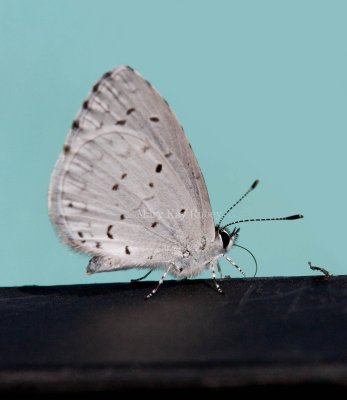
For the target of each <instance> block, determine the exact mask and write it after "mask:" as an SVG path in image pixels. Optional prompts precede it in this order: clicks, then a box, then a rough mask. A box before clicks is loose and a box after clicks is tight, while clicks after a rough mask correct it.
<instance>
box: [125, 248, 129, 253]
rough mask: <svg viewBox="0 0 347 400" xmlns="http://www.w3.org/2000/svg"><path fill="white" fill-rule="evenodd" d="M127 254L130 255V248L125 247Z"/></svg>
mask: <svg viewBox="0 0 347 400" xmlns="http://www.w3.org/2000/svg"><path fill="white" fill-rule="evenodd" d="M125 254H130V250H129V247H128V246H125Z"/></svg>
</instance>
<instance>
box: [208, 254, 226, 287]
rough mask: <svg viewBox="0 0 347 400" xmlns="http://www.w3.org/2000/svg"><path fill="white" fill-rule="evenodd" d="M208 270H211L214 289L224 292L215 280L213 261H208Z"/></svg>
mask: <svg viewBox="0 0 347 400" xmlns="http://www.w3.org/2000/svg"><path fill="white" fill-rule="evenodd" d="M210 270H211V272H212V278H213V282H214V284H215V286H216V289H217V291H218V293H221V294H223V293H224V292H223V290H222V288H221V287H220V285H219V283H218V282H217V280H216V271H215V269H214V263H213V262H211V263H210Z"/></svg>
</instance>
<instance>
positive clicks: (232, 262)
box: [223, 255, 246, 276]
mask: <svg viewBox="0 0 347 400" xmlns="http://www.w3.org/2000/svg"><path fill="white" fill-rule="evenodd" d="M223 257H224V258H225V259H226V260H227V261H229V262H230V264H231V265H233V266H234V267H235V268H236V269H238V270H239V271H240V272H241V274H242V275H243V276H246V274H245V273H244V272H243V271H242V269H241V268H240V267H239V266H238V265H237V264H236V262H235V261H233V260H232V259H231V258H229V257H227V256H224V255H223Z"/></svg>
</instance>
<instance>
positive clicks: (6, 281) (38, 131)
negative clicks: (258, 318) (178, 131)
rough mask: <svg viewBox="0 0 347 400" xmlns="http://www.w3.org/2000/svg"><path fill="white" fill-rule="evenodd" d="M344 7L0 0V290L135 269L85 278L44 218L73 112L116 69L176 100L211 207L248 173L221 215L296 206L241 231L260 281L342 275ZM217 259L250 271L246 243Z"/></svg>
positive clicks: (81, 262) (124, 276) (122, 275)
mask: <svg viewBox="0 0 347 400" xmlns="http://www.w3.org/2000/svg"><path fill="white" fill-rule="evenodd" d="M346 17H347V2H346V1H303V0H300V1H230V0H225V1H222V0H213V1H201V0H199V1H198V0H196V1H194V0H190V1H159V0H146V1H140V0H132V1H106V0H98V1H86V0H83V1H78V0H74V1H71V0H69V1H67V0H59V1H57V0H50V1H48V0H35V1H34V0H32V1H24V0H23V1H18V0H17V1H14V0H11V1H4V0H2V1H0V57H1V62H0V88H1V91H0V135H1V147H0V152H1V158H0V182H1V196H0V206H1V228H0V240H1V278H0V284H1V285H2V286H12V285H28V284H38V285H44V284H45V285H46V284H47V285H52V284H69V283H91V282H105V281H107V282H108V281H127V280H129V279H130V278H131V277H134V278H135V277H138V276H140V274H141V272H138V271H136V270H134V271H130V272H114V273H110V274H100V275H94V276H91V277H88V276H86V275H85V266H86V264H87V261H88V257H85V256H83V255H79V254H75V253H73V252H72V251H71V250H69V249H68V248H66V247H64V246H63V245H62V244H61V243H60V242H59V240H58V238H57V237H56V235H55V232H54V230H53V228H52V226H51V224H50V221H49V219H48V215H47V190H48V185H49V180H50V174H51V172H52V169H53V167H54V164H55V161H56V159H57V157H58V154H59V152H60V149H61V148H62V145H63V142H64V138H65V135H66V133H67V131H68V129H69V127H70V124H71V121H72V120H73V118H74V115H75V114H76V113H77V111H78V109H79V107H80V105H81V104H82V101H83V100H84V99H85V97H86V95H87V93H88V91H89V90H90V88H91V86H92V85H93V84H94V83H95V81H96V80H98V79H99V77H100V76H101V75H102V74H103V73H104V72H106V71H108V70H109V69H112V68H114V67H115V66H117V65H119V64H123V63H124V64H129V65H131V66H132V67H133V68H135V69H137V70H138V71H139V72H140V73H141V74H142V75H143V76H144V77H145V78H146V79H148V80H149V81H150V82H151V83H152V84H153V85H154V86H155V87H156V88H157V89H158V90H159V91H160V93H161V94H162V95H163V96H165V98H167V99H168V101H169V102H170V105H171V106H172V108H173V109H174V110H175V112H176V114H177V116H178V117H179V119H180V121H181V122H182V124H183V126H184V127H185V131H186V133H187V135H188V137H189V140H190V141H191V143H192V145H193V148H194V151H195V153H196V156H197V158H198V160H199V163H200V166H201V168H202V170H203V173H204V176H205V179H206V182H207V185H208V189H209V192H210V197H211V202H212V207H213V210H214V211H224V210H225V209H227V208H228V207H229V206H230V205H231V204H232V203H233V202H234V201H235V200H236V199H237V198H238V197H239V196H240V195H241V194H242V193H243V192H244V191H245V190H246V189H247V188H248V187H249V185H250V184H251V183H252V182H253V180H254V179H255V178H259V179H260V180H261V184H260V186H259V187H258V188H257V189H256V191H255V192H253V193H252V194H251V195H250V196H249V198H247V199H246V200H245V201H244V202H243V203H242V204H240V205H239V206H238V207H237V208H236V209H235V210H234V212H233V213H232V215H230V216H229V217H228V219H227V221H232V220H236V219H240V218H246V217H267V216H274V217H275V216H285V215H290V214H293V213H298V212H300V213H302V214H304V215H305V219H304V220H301V221H293V222H292V221H289V222H274V223H262V224H260V223H259V224H257V223H254V224H244V225H242V226H241V225H240V227H241V232H240V239H239V244H242V245H244V246H247V247H248V248H249V249H251V250H252V252H253V253H254V254H255V256H256V258H257V260H258V263H259V272H258V276H272V275H275V276H280V275H309V274H311V273H313V272H311V271H310V270H309V268H308V266H307V262H308V261H312V262H313V263H315V264H317V265H320V266H324V267H326V268H327V269H329V270H330V271H331V272H332V273H333V274H336V275H337V274H344V273H345V272H346V268H345V262H344V260H345V257H346V255H345V253H344V249H345V240H346V234H345V230H346V197H347V196H346V195H347V185H346V178H345V176H346V160H345V156H346V145H347V139H346V125H347V122H346V93H347V55H346V49H347V48H346V38H347V24H346ZM230 254H231V257H232V258H233V259H234V260H235V261H237V262H238V263H239V264H240V265H241V266H242V267H243V268H244V269H245V271H246V273H248V275H252V274H253V272H254V264H253V262H252V260H251V258H250V257H249V255H248V254H247V253H244V252H242V251H241V250H239V249H234V250H232V251H231V253H230ZM223 270H224V273H225V274H229V275H231V276H236V277H238V276H239V274H238V272H237V271H236V270H234V269H231V268H230V266H229V265H228V264H223ZM154 277H155V276H154Z"/></svg>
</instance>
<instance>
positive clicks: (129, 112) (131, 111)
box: [127, 108, 135, 115]
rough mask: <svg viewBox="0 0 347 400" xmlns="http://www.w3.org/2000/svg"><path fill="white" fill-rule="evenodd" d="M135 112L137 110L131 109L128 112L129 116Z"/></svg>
mask: <svg viewBox="0 0 347 400" xmlns="http://www.w3.org/2000/svg"><path fill="white" fill-rule="evenodd" d="M134 111H135V108H129V110H128V111H127V115H130V114H131V113H133V112H134Z"/></svg>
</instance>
